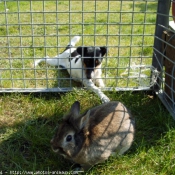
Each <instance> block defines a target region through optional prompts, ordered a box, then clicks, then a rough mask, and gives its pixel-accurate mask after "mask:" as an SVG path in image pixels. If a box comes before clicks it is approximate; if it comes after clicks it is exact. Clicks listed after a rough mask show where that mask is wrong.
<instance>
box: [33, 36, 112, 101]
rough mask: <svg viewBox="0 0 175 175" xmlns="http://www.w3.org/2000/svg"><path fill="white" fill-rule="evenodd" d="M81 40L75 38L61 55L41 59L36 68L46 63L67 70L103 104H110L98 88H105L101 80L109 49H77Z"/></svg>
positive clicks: (36, 63) (77, 37) (78, 37)
mask: <svg viewBox="0 0 175 175" xmlns="http://www.w3.org/2000/svg"><path fill="white" fill-rule="evenodd" d="M79 40H80V36H75V37H73V38H72V40H71V42H70V43H69V44H68V45H67V47H66V49H65V50H64V51H63V52H62V53H61V54H59V55H58V56H56V57H54V58H49V57H46V58H42V59H39V60H37V61H35V63H34V66H35V67H36V66H37V65H38V64H39V63H40V62H42V61H46V63H48V64H49V65H52V66H60V67H62V68H66V69H67V71H68V72H69V74H70V76H71V77H72V78H73V79H74V80H75V81H80V82H82V83H83V85H84V86H85V87H87V88H88V89H90V90H92V91H93V92H95V93H96V94H97V95H98V96H99V97H100V99H101V100H102V102H109V101H110V100H109V98H108V97H107V96H106V95H105V94H104V93H103V92H102V91H101V90H100V89H99V88H98V87H104V83H103V80H102V78H101V74H102V71H101V62H102V60H103V56H104V55H105V54H106V52H107V48H106V47H93V46H91V47H84V46H82V47H78V48H75V47H74V46H75V44H76V43H77V42H78V41H79ZM96 85H97V86H98V87H97V86H96Z"/></svg>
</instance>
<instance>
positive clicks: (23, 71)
mask: <svg viewBox="0 0 175 175" xmlns="http://www.w3.org/2000/svg"><path fill="white" fill-rule="evenodd" d="M0 9H1V10H0V49H1V50H0V52H1V54H0V57H1V58H0V76H1V79H0V91H67V90H70V89H72V87H82V85H81V84H80V83H76V82H75V81H73V80H72V79H71V78H70V76H69V75H68V74H67V72H66V71H65V70H62V69H61V68H59V67H54V66H50V65H48V64H45V63H42V64H40V65H39V66H37V67H35V66H33V63H34V61H35V60H37V59H40V58H43V57H46V56H49V57H54V56H55V55H58V53H60V52H62V51H63V50H64V49H65V47H66V45H67V43H69V41H70V40H71V38H72V37H73V36H75V35H79V36H81V40H80V42H79V43H78V44H77V46H85V45H87V46H107V48H108V54H107V55H106V56H105V58H104V60H103V63H102V72H103V76H102V77H103V79H104V82H105V85H106V88H105V89H108V90H109V89H111V88H116V89H117V90H118V89H119V90H127V89H134V90H135V89H137V90H142V89H149V88H150V86H151V85H152V83H153V82H151V78H150V75H151V69H152V65H151V64H152V53H153V42H154V32H155V24H156V10H157V1H152V0H151V1H140V0H139V1H110V0H107V1H90V2H89V1H71V0H68V1H58V0H56V1H15V2H11V1H8V0H6V1H4V2H1V3H0ZM105 89H104V90H105Z"/></svg>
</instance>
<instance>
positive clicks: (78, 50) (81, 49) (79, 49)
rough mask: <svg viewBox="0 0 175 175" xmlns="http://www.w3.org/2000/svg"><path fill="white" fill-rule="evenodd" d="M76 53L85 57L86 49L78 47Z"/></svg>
mask: <svg viewBox="0 0 175 175" xmlns="http://www.w3.org/2000/svg"><path fill="white" fill-rule="evenodd" d="M77 52H78V54H80V55H81V56H84V55H86V53H87V47H81V46H80V47H78V48H77Z"/></svg>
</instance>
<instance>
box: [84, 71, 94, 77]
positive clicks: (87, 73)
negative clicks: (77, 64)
mask: <svg viewBox="0 0 175 175" xmlns="http://www.w3.org/2000/svg"><path fill="white" fill-rule="evenodd" d="M86 78H87V79H92V78H94V70H93V69H86Z"/></svg>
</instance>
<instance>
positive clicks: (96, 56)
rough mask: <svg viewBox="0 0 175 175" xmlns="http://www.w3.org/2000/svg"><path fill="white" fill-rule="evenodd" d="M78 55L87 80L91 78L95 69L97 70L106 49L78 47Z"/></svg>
mask: <svg viewBox="0 0 175 175" xmlns="http://www.w3.org/2000/svg"><path fill="white" fill-rule="evenodd" d="M77 52H78V54H80V55H81V57H82V61H83V63H84V67H85V69H86V77H87V79H91V78H93V75H94V71H95V68H97V67H98V66H99V65H100V64H101V62H102V60H103V56H104V55H105V54H106V53H107V48H106V47H93V46H91V47H78V48H77Z"/></svg>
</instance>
